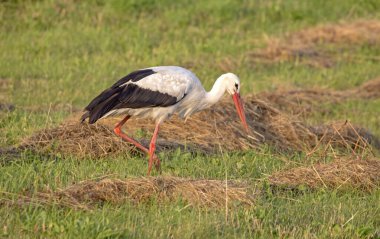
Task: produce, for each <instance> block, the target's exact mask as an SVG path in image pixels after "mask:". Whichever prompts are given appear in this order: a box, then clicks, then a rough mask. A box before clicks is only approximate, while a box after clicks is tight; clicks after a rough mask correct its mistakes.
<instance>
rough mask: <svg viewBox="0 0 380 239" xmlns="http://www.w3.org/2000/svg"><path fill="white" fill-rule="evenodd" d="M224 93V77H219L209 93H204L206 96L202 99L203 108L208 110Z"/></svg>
mask: <svg viewBox="0 0 380 239" xmlns="http://www.w3.org/2000/svg"><path fill="white" fill-rule="evenodd" d="M225 92H226V84H225V81H224V77H223V76H220V77H219V78H218V79H217V80H216V81H215V83H214V85H213V87H212V89H211V90H210V91H209V92H206V96H205V98H204V103H205V105H204V107H203V108H208V107H210V106H212V105H214V104H215V103H216V102H218V101H219V100H220V98H222V96H223V95H224V93H225Z"/></svg>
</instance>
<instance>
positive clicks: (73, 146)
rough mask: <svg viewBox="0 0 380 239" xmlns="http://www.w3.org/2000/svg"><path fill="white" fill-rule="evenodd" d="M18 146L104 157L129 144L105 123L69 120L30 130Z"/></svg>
mask: <svg viewBox="0 0 380 239" xmlns="http://www.w3.org/2000/svg"><path fill="white" fill-rule="evenodd" d="M19 148H21V149H28V150H31V151H34V152H37V153H39V154H44V155H50V154H54V155H57V156H60V155H61V156H70V155H72V156H75V157H78V158H84V157H104V156H109V155H113V154H116V153H118V154H119V153H128V152H130V151H131V147H130V146H129V145H128V144H127V143H125V142H123V141H122V140H121V139H120V138H119V137H117V136H116V135H114V134H113V133H112V131H111V130H110V129H109V128H108V127H106V126H105V125H102V124H96V125H89V124H79V123H78V122H72V121H68V122H66V123H64V124H61V125H59V126H57V127H55V128H51V129H43V130H41V131H39V132H37V133H35V134H33V135H32V136H31V137H29V138H27V139H26V140H24V142H23V143H22V144H21V146H20V147H19Z"/></svg>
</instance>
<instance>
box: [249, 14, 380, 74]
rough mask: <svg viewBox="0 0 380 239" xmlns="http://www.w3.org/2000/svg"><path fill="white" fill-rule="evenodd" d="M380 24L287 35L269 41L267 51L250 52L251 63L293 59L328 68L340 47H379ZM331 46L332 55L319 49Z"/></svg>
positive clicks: (349, 24) (329, 26)
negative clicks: (365, 45)
mask: <svg viewBox="0 0 380 239" xmlns="http://www.w3.org/2000/svg"><path fill="white" fill-rule="evenodd" d="M379 39H380V21H377V20H359V21H354V22H341V23H336V24H325V25H319V26H315V27H311V28H307V29H304V30H301V31H298V32H293V33H290V34H287V35H286V36H285V37H284V38H283V39H274V38H271V39H270V40H268V44H267V48H265V49H263V50H261V51H258V52H255V53H252V54H251V57H252V59H253V60H254V61H257V60H258V61H261V62H281V61H288V60H297V61H300V62H302V63H305V64H308V65H312V66H319V67H330V66H332V65H333V64H334V61H335V60H334V54H335V55H336V52H337V49H339V50H342V49H343V48H344V46H348V45H350V46H352V45H362V44H372V45H374V44H380V40H379ZM331 44H333V45H334V46H335V48H336V50H335V52H332V51H328V50H326V49H322V48H321V46H322V45H331Z"/></svg>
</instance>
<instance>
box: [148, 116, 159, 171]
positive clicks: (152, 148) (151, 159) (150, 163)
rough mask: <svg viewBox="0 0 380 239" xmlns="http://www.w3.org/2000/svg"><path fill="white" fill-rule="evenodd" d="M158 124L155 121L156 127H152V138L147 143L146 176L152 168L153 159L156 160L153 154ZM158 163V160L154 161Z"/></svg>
mask: <svg viewBox="0 0 380 239" xmlns="http://www.w3.org/2000/svg"><path fill="white" fill-rule="evenodd" d="M159 126H160V124H159V123H157V124H156V128H155V129H154V133H153V136H152V140H151V141H150V145H149V164H148V176H149V175H150V171H151V170H152V165H153V161H156V160H155V157H154V156H155V155H154V151H155V150H156V140H157V134H158V129H159ZM157 164H158V165H159V164H160V162H159V161H158V162H157V163H156V165H157Z"/></svg>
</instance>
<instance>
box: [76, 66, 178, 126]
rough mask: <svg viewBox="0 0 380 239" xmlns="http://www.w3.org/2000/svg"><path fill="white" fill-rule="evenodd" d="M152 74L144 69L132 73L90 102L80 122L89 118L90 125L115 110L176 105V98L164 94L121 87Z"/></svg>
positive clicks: (137, 87)
mask: <svg viewBox="0 0 380 239" xmlns="http://www.w3.org/2000/svg"><path fill="white" fill-rule="evenodd" d="M154 73H156V72H154V71H153V70H150V69H145V70H140V71H134V72H132V73H130V74H128V75H127V76H125V77H123V78H122V79H120V80H119V81H117V82H116V83H115V84H113V85H112V86H111V88H109V89H106V90H105V91H103V92H102V93H101V94H100V95H98V96H97V97H95V98H94V99H93V100H92V101H91V103H90V104H89V105H88V106H87V107H86V108H85V110H86V112H85V113H84V114H83V116H82V118H81V120H82V121H84V120H85V119H86V118H89V123H90V124H92V123H95V122H96V121H97V120H98V119H100V118H101V117H102V116H104V115H105V114H107V113H108V112H110V111H111V110H115V109H123V108H131V109H137V108H144V107H158V106H161V107H167V106H170V105H173V104H175V103H177V98H176V97H174V96H171V95H169V94H166V93H161V92H158V91H152V90H149V89H144V88H141V87H139V86H137V85H135V84H133V83H130V84H126V85H124V86H122V85H123V84H125V83H127V82H129V81H132V82H136V81H139V80H141V79H143V78H145V77H147V76H149V75H152V74H154Z"/></svg>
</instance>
